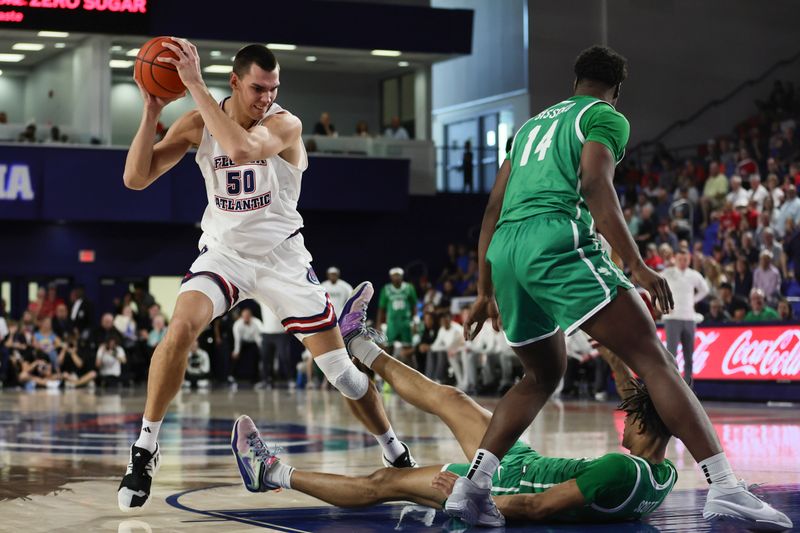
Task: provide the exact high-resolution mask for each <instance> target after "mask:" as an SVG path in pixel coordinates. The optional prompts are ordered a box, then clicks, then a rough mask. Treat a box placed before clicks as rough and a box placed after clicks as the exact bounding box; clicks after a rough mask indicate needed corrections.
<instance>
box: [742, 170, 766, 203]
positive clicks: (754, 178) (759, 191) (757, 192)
mask: <svg viewBox="0 0 800 533" xmlns="http://www.w3.org/2000/svg"><path fill="white" fill-rule="evenodd" d="M767 196H769V191H768V190H767V188H766V187H764V186H763V185H762V184H761V176H760V175H759V174H751V175H750V192H749V195H748V198H747V200H748V201H750V202H755V203H756V206H757V210H758V211H761V210H762V209H764V200H765V199H766V198H767Z"/></svg>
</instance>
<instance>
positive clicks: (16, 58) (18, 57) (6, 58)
mask: <svg viewBox="0 0 800 533" xmlns="http://www.w3.org/2000/svg"><path fill="white" fill-rule="evenodd" d="M23 59H25V54H0V61H2V62H3V63H19V62H20V61H22V60H23Z"/></svg>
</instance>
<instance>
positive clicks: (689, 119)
mask: <svg viewBox="0 0 800 533" xmlns="http://www.w3.org/2000/svg"><path fill="white" fill-rule="evenodd" d="M798 59H800V52H797V53H796V54H794V55H792V56H789V57H787V58H785V59H781V60H780V61H777V62H775V63H774V64H772V66H770V67H769V68H767V69H766V70H765V71H764V72H762V73H761V74H759V75H758V76H756V77H755V78H750V79H748V80H745V81H743V82H742V83H740V84H739V85H737V86H736V87H734V88H733V89H732V90H731V91H729V92H728V94H726V95H725V96H723V97H721V98H715V99H713V100H711V101H709V102H707V103H706V104H704V105H703V106H701V107H700V108H699V109H698V110H697V111H695V112H694V113H692V114H690V115H689V116H687V117H685V118H682V119H678V120H676V121H675V122H673V123H672V124H670V125H669V126H667V127H666V128H664V130H662V131H661V132H660V133H659V134H658V135H656V136H655V137H653V138H652V139H648V140H646V141H642V142H640V143H639V144H637V145H636V146H634V147H633V148H631V149H630V150H628V155H629V156H631V157H633V156H637V152H639V151H640V150H642V149H644V148H647V147H650V146H653V145H655V144H658V143H660V142H661V140H662V139H664V138H665V137H666V136H667V135H669V134H670V133H672V132H673V131H674V130H675V129H677V128H682V127H684V126H686V125H687V124H690V123H692V122H694V121H695V120H697V119H698V118H700V117H701V116H702V115H703V114H705V113H706V112H707V111H709V110H710V109H713V108H715V107H719V106H721V105H722V104H725V103H727V102H728V101H729V100H731V99H732V98H733V97H734V96H736V95H737V94H739V93H740V92H741V91H742V90H744V89H746V88H748V87H752V86H753V85H756V84H759V83H761V82H762V81H764V80H765V79H766V78H767V77H769V76H770V75H771V74H772V73H773V72H775V71H776V70H778V69H779V68H782V67H785V66H787V65H791V64H792V63H794V62H796V61H797V60H798Z"/></svg>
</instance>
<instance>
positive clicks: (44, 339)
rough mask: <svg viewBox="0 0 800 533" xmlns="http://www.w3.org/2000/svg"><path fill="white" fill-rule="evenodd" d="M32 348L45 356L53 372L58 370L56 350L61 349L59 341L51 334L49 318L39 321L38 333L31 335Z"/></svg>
mask: <svg viewBox="0 0 800 533" xmlns="http://www.w3.org/2000/svg"><path fill="white" fill-rule="evenodd" d="M33 347H34V349H35V350H37V351H40V352H42V353H43V354H45V355H46V356H47V359H48V361H49V362H50V365H51V367H52V368H53V370H55V371H57V370H58V349H59V348H60V347H61V339H59V338H58V336H56V334H55V333H53V326H52V322H51V320H50V318H49V317H45V318H42V319H41V320H39V331H37V332H36V333H34V334H33Z"/></svg>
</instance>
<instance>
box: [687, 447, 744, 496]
mask: <svg viewBox="0 0 800 533" xmlns="http://www.w3.org/2000/svg"><path fill="white" fill-rule="evenodd" d="M697 464H698V465H700V468H701V469H702V470H703V474H705V476H706V481H708V484H709V485H711V484H714V485H719V486H720V487H725V488H729V489H732V488H733V487H735V486H736V484H737V481H736V476H734V475H733V469H732V468H731V465H730V463H728V458H727V457H726V456H725V452H720V453H718V454H717V455H712V456H711V457H709V458H708V459H704V460H702V461H700V462H699V463H697Z"/></svg>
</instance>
